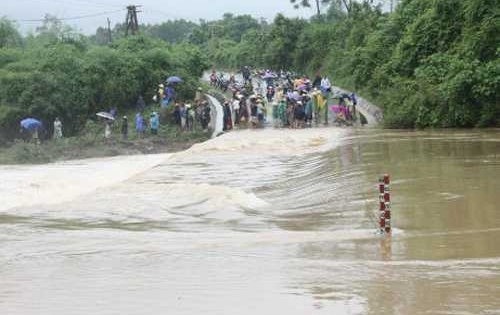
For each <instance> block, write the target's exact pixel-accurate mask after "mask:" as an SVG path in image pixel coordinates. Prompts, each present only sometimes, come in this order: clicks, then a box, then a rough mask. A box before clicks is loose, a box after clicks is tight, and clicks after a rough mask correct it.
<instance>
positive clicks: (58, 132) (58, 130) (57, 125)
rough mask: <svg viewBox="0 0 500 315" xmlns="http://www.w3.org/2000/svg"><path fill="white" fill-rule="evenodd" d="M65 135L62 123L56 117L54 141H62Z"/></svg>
mask: <svg viewBox="0 0 500 315" xmlns="http://www.w3.org/2000/svg"><path fill="white" fill-rule="evenodd" d="M62 136H63V133H62V122H61V120H59V117H56V119H55V120H54V139H55V140H57V139H60V138H62Z"/></svg>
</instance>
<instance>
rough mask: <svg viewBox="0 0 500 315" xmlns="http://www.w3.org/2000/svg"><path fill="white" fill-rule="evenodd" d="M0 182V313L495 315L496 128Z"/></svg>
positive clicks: (235, 150) (321, 131)
mask: <svg viewBox="0 0 500 315" xmlns="http://www.w3.org/2000/svg"><path fill="white" fill-rule="evenodd" d="M384 173H390V175H391V177H392V185H391V193H392V201H393V203H392V216H393V220H392V222H393V226H394V233H393V235H392V237H390V238H386V237H381V236H379V235H378V234H376V225H377V223H376V219H375V216H376V215H377V210H378V204H377V200H378V190H377V180H378V177H379V176H380V175H381V174H384ZM0 177H1V178H2V182H1V184H0V196H1V200H2V203H1V204H0V266H1V268H0V314H9V315H29V314H37V315H40V314H42V315H67V314H82V315H89V314H92V315H100V314H106V315H107V314H117V315H118V314H120V315H122V314H205V315H208V314H231V315H233V314H249V315H256V314H259V315H260V314H384V315H387V314H471V315H472V314H474V315H476V314H500V242H499V240H500V206H499V205H500V131H499V130H481V131H475V130H472V131H428V132H427V131H423V132H413V131H412V132H410V131H387V130H381V129H380V130H379V129H340V128H318V129H307V130H298V131H297V130H271V129H267V130H257V131H254V130H247V131H238V132H231V133H229V134H225V135H223V136H221V137H218V138H216V139H213V140H211V141H209V142H206V143H203V144H200V145H196V146H194V147H193V148H191V149H190V150H188V151H185V152H180V153H175V154H171V155H164V156H136V157H118V158H112V159H98V160H88V161H76V162H66V163H59V164H50V165H40V166H0Z"/></svg>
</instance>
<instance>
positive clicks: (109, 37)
mask: <svg viewBox="0 0 500 315" xmlns="http://www.w3.org/2000/svg"><path fill="white" fill-rule="evenodd" d="M107 19H108V43H110V44H111V42H112V38H111V21H110V20H109V18H107Z"/></svg>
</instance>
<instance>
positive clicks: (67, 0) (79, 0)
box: [18, 0, 122, 8]
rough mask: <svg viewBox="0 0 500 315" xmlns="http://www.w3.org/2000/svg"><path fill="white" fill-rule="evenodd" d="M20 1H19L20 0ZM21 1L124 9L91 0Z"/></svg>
mask: <svg viewBox="0 0 500 315" xmlns="http://www.w3.org/2000/svg"><path fill="white" fill-rule="evenodd" d="M18 1H19V0H18ZM21 1H28V2H39V1H43V2H48V3H62V4H71V3H72V4H78V5H90V6H94V7H95V6H100V7H108V8H118V7H122V6H121V5H115V4H109V3H108V4H106V3H99V2H94V1H89V0H21Z"/></svg>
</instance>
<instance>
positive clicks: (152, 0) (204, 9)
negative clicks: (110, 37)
mask: <svg viewBox="0 0 500 315" xmlns="http://www.w3.org/2000/svg"><path fill="white" fill-rule="evenodd" d="M2 2H4V1H2ZM5 2H6V3H4V4H3V7H2V10H1V13H0V14H2V15H3V16H6V17H7V18H9V19H12V20H16V21H17V23H18V25H19V27H20V29H21V30H22V32H23V33H25V32H29V31H34V30H35V28H36V27H37V26H38V25H40V22H29V21H25V20H33V19H43V17H44V15H45V13H50V14H52V15H56V16H57V17H58V18H73V17H79V16H88V15H98V14H100V13H105V12H109V13H106V14H103V15H99V16H94V17H86V18H81V19H71V20H66V21H65V23H66V24H68V25H70V26H73V27H76V28H77V29H78V30H79V31H81V32H84V33H86V34H92V33H94V32H95V30H96V29H97V28H98V27H99V26H106V18H108V17H109V18H110V20H111V24H112V25H114V24H115V23H118V22H124V21H125V16H126V11H125V7H126V6H127V5H128V4H136V5H142V7H141V10H142V11H143V12H141V13H139V15H138V19H139V23H158V22H162V21H166V20H169V19H170V20H172V19H180V18H184V19H187V20H192V21H195V22H198V20H199V19H200V18H202V19H205V20H214V19H219V18H221V17H222V15H223V14H224V13H225V12H231V13H233V14H235V15H237V14H251V15H252V16H254V17H256V18H261V17H262V18H265V19H267V20H268V21H272V20H273V18H274V17H275V16H276V14H277V13H279V12H281V13H283V14H284V15H285V16H289V17H295V16H301V17H309V16H310V15H311V14H312V13H313V11H312V9H299V10H297V9H294V8H293V5H291V4H290V2H289V0H244V1H240V0H206V1H203V0H178V1H172V0H138V1H137V2H131V1H125V2H124V1H123V0H8V1H5ZM121 9H123V10H124V11H119V10H121ZM116 11H119V12H116Z"/></svg>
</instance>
